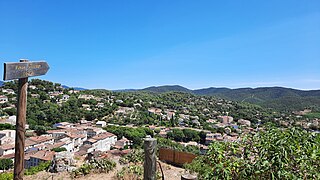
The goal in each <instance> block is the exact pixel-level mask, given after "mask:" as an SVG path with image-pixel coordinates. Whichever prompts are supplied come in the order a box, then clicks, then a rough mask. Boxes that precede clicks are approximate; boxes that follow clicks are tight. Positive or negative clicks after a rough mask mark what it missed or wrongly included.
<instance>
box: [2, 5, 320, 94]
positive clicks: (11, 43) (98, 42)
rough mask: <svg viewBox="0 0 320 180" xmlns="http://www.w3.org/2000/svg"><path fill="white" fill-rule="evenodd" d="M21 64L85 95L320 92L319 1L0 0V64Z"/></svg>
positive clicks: (43, 77) (45, 77)
mask: <svg viewBox="0 0 320 180" xmlns="http://www.w3.org/2000/svg"><path fill="white" fill-rule="evenodd" d="M20 58H27V59H29V60H46V61H47V62H48V63H49V65H50V67H51V69H50V71H49V72H48V74H47V75H45V76H42V77H40V78H41V79H45V80H50V81H54V82H60V83H62V84H66V85H69V86H80V87H86V88H105V89H125V88H143V87H147V86H151V85H168V84H179V85H182V86H186V87H188V88H191V89H196V88H203V87H231V88H237V87H259V86H285V87H293V88H299V89H320V1H319V0H280V1H279V0H268V1H266V0H260V1H258V0H241V1H236V0H232V1H228V0H223V1H218V0H217V1H215V0H207V1H205V0H180V1H179V0H158V1H157V0H145V1H142V0H141V1H139V0H134V1H133V0H113V1H112V0H108V1H107V0H100V1H98V0H92V1H88V0H86V1H80V0H77V1H71V0H64V1H48V0H42V1H40V0H32V1H10V0H0V61H1V64H2V63H3V62H15V61H18V60H19V59H20ZM0 73H1V74H3V67H2V68H1V70H0Z"/></svg>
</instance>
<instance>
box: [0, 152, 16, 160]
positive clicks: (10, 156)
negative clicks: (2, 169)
mask: <svg viewBox="0 0 320 180" xmlns="http://www.w3.org/2000/svg"><path fill="white" fill-rule="evenodd" d="M11 158H14V153H12V154H7V155H3V156H1V157H0V159H11Z"/></svg>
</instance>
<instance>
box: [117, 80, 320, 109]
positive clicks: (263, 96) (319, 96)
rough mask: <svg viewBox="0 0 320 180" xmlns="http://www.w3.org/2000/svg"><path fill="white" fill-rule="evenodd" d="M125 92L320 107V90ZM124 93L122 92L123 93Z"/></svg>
mask: <svg viewBox="0 0 320 180" xmlns="http://www.w3.org/2000/svg"><path fill="white" fill-rule="evenodd" d="M123 91H124V92H132V91H144V92H154V93H165V92H171V91H175V92H184V93H192V94H195V95H203V96H216V97H219V98H224V99H228V100H232V101H240V102H249V103H254V104H258V105H261V106H264V107H270V108H276V109H285V110H298V109H303V108H306V107H310V106H319V107H320V90H298V89H292V88H284V87H259V88H237V89H230V88H214V87H210V88H204V89H196V90H190V89H188V88H185V87H183V86H179V85H165V86H151V87H147V88H144V89H135V90H127V91H126V90H123ZM123 91H122V92H123Z"/></svg>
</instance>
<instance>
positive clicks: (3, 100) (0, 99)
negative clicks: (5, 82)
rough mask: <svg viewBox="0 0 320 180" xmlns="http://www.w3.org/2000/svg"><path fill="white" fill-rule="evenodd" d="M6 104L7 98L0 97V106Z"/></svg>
mask: <svg viewBox="0 0 320 180" xmlns="http://www.w3.org/2000/svg"><path fill="white" fill-rule="evenodd" d="M6 102H8V97H7V96H4V95H2V96H0V104H3V103H6Z"/></svg>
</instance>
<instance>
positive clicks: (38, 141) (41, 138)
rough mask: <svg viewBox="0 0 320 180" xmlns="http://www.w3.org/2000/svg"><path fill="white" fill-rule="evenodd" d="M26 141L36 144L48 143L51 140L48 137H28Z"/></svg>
mask: <svg viewBox="0 0 320 180" xmlns="http://www.w3.org/2000/svg"><path fill="white" fill-rule="evenodd" d="M28 139H29V140H31V141H33V142H36V143H43V142H46V141H50V140H52V139H53V138H52V137H48V136H33V137H29V138H28Z"/></svg>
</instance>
